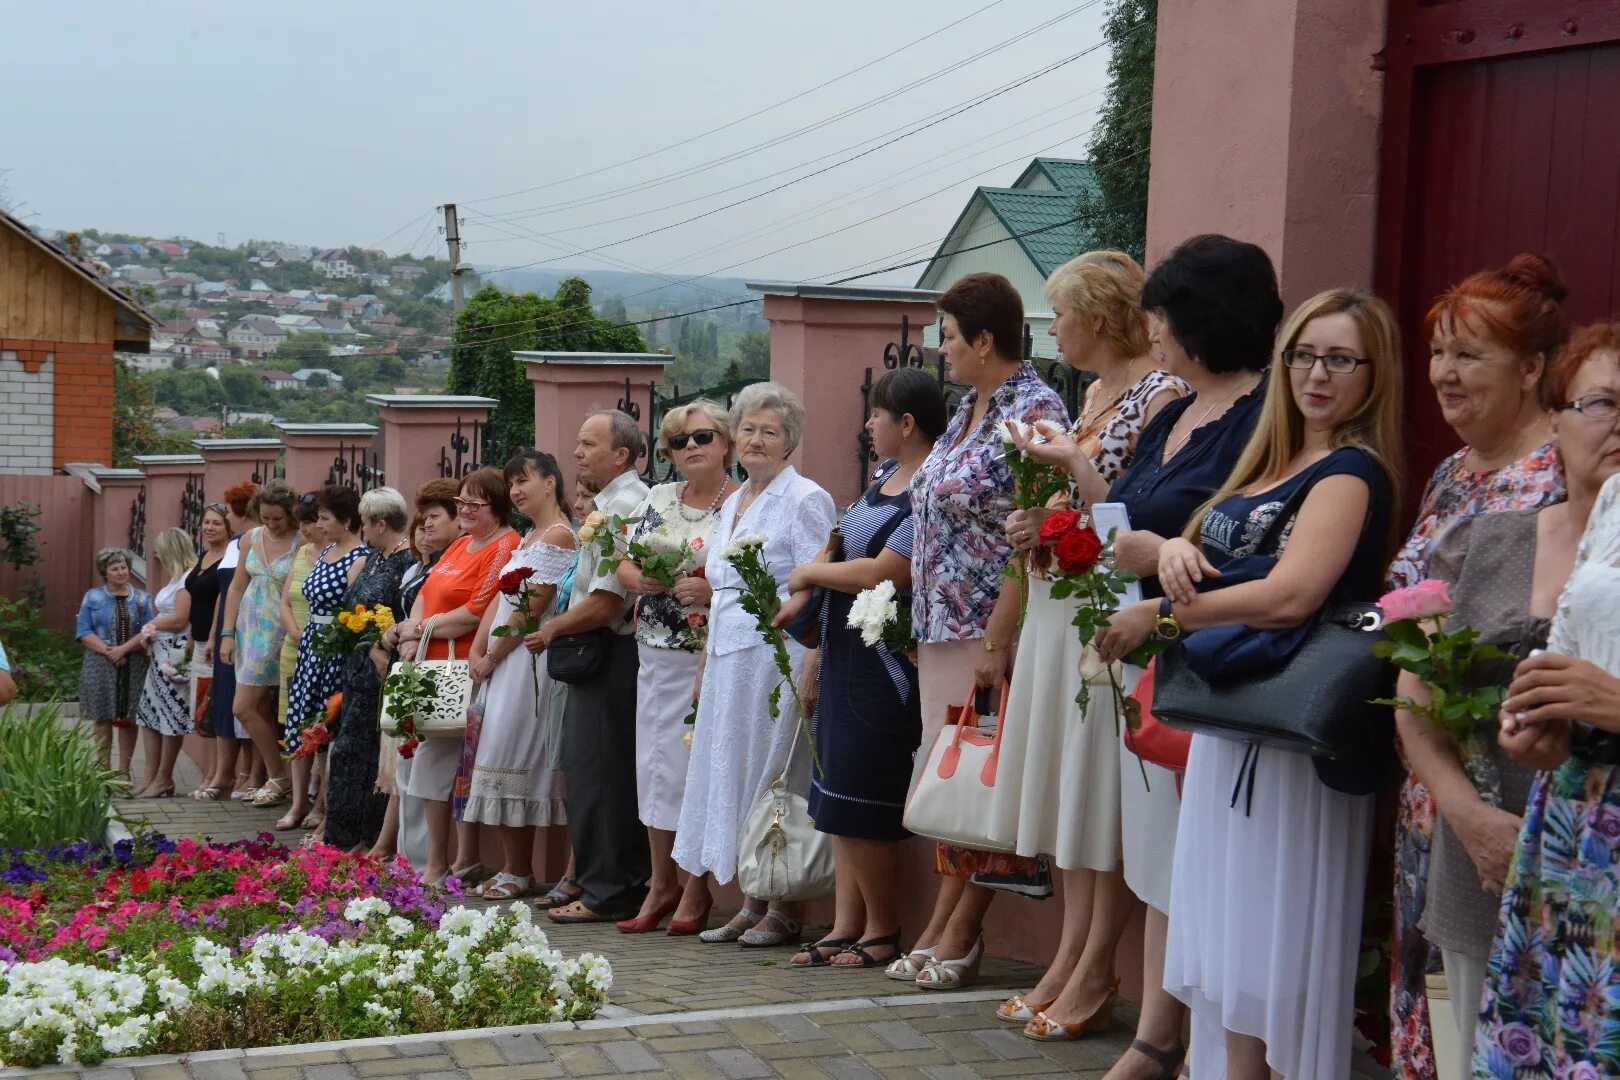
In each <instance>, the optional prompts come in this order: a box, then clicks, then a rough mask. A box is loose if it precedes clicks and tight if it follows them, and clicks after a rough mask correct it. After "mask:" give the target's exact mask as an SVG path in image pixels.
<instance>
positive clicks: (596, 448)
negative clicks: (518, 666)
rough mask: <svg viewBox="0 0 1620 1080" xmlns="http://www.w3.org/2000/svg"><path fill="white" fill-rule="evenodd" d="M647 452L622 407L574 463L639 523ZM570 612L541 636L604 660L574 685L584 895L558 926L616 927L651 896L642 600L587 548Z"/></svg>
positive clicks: (572, 778) (579, 874) (566, 767)
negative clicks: (640, 797) (641, 744)
mask: <svg viewBox="0 0 1620 1080" xmlns="http://www.w3.org/2000/svg"><path fill="white" fill-rule="evenodd" d="M645 447H646V440H645V437H644V436H643V435H642V433H641V431H640V429H639V428H637V427H636V422H635V421H634V420H632V419H631V418H630V417H629V416H627V415H626V414H624V413H622V412H619V411H618V410H600V411H598V412H593V413H591V414H590V415H588V416H586V417H585V422H584V424H582V425H581V426H580V429H579V445H578V446H577V447H575V449H574V461H575V463H576V464H577V465H578V466H579V479H580V482H581V483H583V484H584V485H585V486H586V487H590V488H596V489H597V495H596V498H595V499H594V500H593V504H594V505H595V507H596V509H597V510H600V511H601V512H602V513H604V514H607V515H610V516H611V515H618V516H619V517H622V518H629V517H631V516H633V515H634V514H635V512H636V511H637V510H638V509H640V507H641V504H642V503H643V502H644V501H645V500H646V498H647V485H646V484H644V483H642V482H641V478H640V477H639V476H637V475H636V461H637V459H638V458H640V457H641V454H642V451H643V450H644V449H645ZM579 558H580V562H579V569H578V571H577V572H576V573H575V574H574V589H573V592H572V594H571V595H570V599H569V602H568V610H567V611H565V612H563V613H562V614H561V615H558V616H557V617H556V618H554V619H552V620H551V621H550V622H548V623H547V624H546V625H545V626H544V627H543V628H542V629H541V631H540V634H541V637H542V639H543V640H544V642H545V644H546V646H547V647H549V646H550V645H551V643H553V642H555V641H557V640H558V639H559V638H564V637H573V636H577V635H588V636H590V637H593V638H595V639H596V640H595V641H594V642H593V643H592V644H591V646H590V647H591V648H592V649H593V650H595V651H597V652H599V653H600V655H601V663H600V664H599V665H598V666H597V667H596V670H595V671H594V672H592V673H591V674H590V675H589V676H588V677H586V678H584V679H581V680H580V681H577V682H573V683H571V684H570V685H569V688H568V705H567V708H566V710H565V711H564V713H563V755H562V756H563V773H564V775H565V776H566V778H567V789H568V790H567V802H568V828H569V838H570V840H571V841H572V843H573V848H574V876H575V878H576V879H577V880H578V882H579V886H580V889H581V890H582V894H581V896H580V898H579V899H578V900H577V901H575V902H574V903H572V904H568V905H566V906H564V907H560V908H553V909H552V910H551V912H550V915H551V918H552V919H554V920H556V921H557V922H607V921H616V920H619V919H628V918H630V917H631V916H633V915H635V914H636V911H637V910H638V909H639V908H640V906H641V901H642V900H643V898H644V897H645V894H646V891H647V876H648V873H649V862H648V854H647V830H646V829H645V828H644V827H643V826H642V824H641V818H640V814H639V811H638V809H637V806H636V671H637V661H638V658H637V655H636V638H635V620H634V619H633V618H632V610H633V607H634V603H633V600H632V598H630V597H628V596H627V595H626V590H625V588H624V586H623V585H620V584H619V579H618V577H617V576H616V575H615V574H614V573H613V572H612V571H609V572H608V573H606V574H602V575H598V574H597V573H596V563H597V561H598V560H599V558H600V555H599V553H598V551H597V549H596V547H595V546H594V545H589V544H581V545H580V556H579Z"/></svg>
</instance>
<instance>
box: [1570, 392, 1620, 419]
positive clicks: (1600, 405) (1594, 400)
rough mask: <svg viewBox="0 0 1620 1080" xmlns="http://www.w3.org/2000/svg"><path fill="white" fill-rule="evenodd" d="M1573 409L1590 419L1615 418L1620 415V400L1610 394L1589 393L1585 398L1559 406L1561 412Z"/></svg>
mask: <svg viewBox="0 0 1620 1080" xmlns="http://www.w3.org/2000/svg"><path fill="white" fill-rule="evenodd" d="M1571 409H1573V410H1575V411H1576V412H1578V413H1580V414H1581V415H1582V416H1584V417H1586V418H1587V419H1588V420H1613V419H1614V418H1615V417H1616V416H1620V401H1616V400H1615V399H1614V398H1612V397H1610V396H1609V395H1608V394H1587V395H1586V396H1585V397H1583V398H1578V399H1576V400H1575V401H1568V402H1565V403H1564V404H1562V405H1560V406H1558V411H1559V412H1569V411H1570V410H1571Z"/></svg>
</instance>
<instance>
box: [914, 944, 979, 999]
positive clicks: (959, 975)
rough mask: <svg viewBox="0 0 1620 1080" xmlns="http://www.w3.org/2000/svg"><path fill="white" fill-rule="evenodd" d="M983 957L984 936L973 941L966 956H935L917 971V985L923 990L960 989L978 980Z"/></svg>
mask: <svg viewBox="0 0 1620 1080" xmlns="http://www.w3.org/2000/svg"><path fill="white" fill-rule="evenodd" d="M983 959H984V937H983V936H982V935H981V936H980V938H979V940H978V941H975V942H974V943H973V948H972V950H970V951H969V952H968V954H967V955H966V956H963V957H961V958H959V959H956V960H941V959H939V958H938V957H937V956H936V957H933V958H931V959H930V960H929V961H928V964H927V966H926V967H924V968H923V969H922V970H921V971H920V972H918V973H917V985H918V986H920V987H922V988H923V989H924V990H960V989H962V988H963V987H965V986H971V985H973V984H974V983H976V982H978V981H979V964H980V962H981V961H982V960H983Z"/></svg>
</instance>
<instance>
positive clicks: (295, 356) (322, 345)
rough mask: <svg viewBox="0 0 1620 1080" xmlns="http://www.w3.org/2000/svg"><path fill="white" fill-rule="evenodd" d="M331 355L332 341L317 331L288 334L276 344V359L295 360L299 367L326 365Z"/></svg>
mask: <svg viewBox="0 0 1620 1080" xmlns="http://www.w3.org/2000/svg"><path fill="white" fill-rule="evenodd" d="M331 356H332V343H331V342H330V341H328V340H327V338H326V335H325V334H322V333H319V332H310V333H298V334H289V335H288V336H287V340H286V341H283V342H282V343H281V344H280V345H277V346H276V359H277V360H295V361H297V362H298V366H299V367H328V366H329V365H328V364H327V360H328V359H330V358H331ZM294 370H297V369H296V368H295V369H294Z"/></svg>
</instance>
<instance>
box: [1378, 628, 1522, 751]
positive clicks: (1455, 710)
mask: <svg viewBox="0 0 1620 1080" xmlns="http://www.w3.org/2000/svg"><path fill="white" fill-rule="evenodd" d="M1384 631H1385V633H1387V634H1388V635H1389V638H1388V640H1386V641H1380V642H1378V643H1376V644H1375V645H1373V653H1374V654H1375V655H1377V656H1379V657H1382V658H1383V659H1385V660H1388V661H1389V662H1390V663H1392V664H1394V665H1395V666H1396V667H1398V668H1400V669H1401V670H1402V671H1408V672H1411V673H1412V674H1413V675H1416V676H1417V677H1418V678H1419V679H1422V680H1423V682H1424V683H1425V684H1426V685H1427V686H1428V688H1429V703H1428V704H1427V705H1423V704H1420V703H1418V702H1416V701H1414V700H1412V699H1411V698H1408V697H1398V698H1380V699H1378V700H1377V701H1374V702H1373V704H1375V705H1389V706H1392V707H1394V708H1397V709H1403V710H1405V711H1406V712H1410V713H1419V714H1422V715H1425V716H1428V717H1429V718H1431V719H1432V720H1433V721H1434V722H1435V725H1436V726H1437V727H1439V728H1440V729H1441V730H1442V731H1444V732H1446V733H1447V734H1448V735H1450V736H1451V737H1452V738H1454V739H1456V740H1457V742H1458V743H1459V744H1464V745H1466V744H1468V743H1469V741H1470V740H1471V739H1473V738H1474V737H1475V731H1476V728H1478V727H1479V726H1480V725H1494V723H1495V721H1496V713H1497V710H1498V709H1500V708H1501V707H1502V699H1503V698H1504V697H1505V696H1506V695H1507V690H1506V688H1505V687H1501V686H1473V685H1472V683H1473V682H1474V681H1475V678H1474V669H1475V668H1476V667H1478V666H1479V665H1480V664H1483V663H1495V662H1499V661H1503V660H1510V659H1512V657H1511V656H1509V655H1508V654H1507V653H1505V652H1503V651H1502V650H1501V649H1499V648H1497V647H1496V646H1495V645H1480V644H1478V642H1479V631H1477V630H1475V629H1474V628H1473V627H1471V626H1464V627H1462V628H1461V629H1458V630H1447V629H1446V624H1445V619H1444V618H1442V617H1436V618H1435V620H1434V629H1433V630H1425V629H1424V628H1423V626H1422V625H1420V624H1419V623H1418V622H1416V621H1414V620H1412V619H1396V620H1393V621H1391V622H1388V623H1386V624H1385V625H1384Z"/></svg>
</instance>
